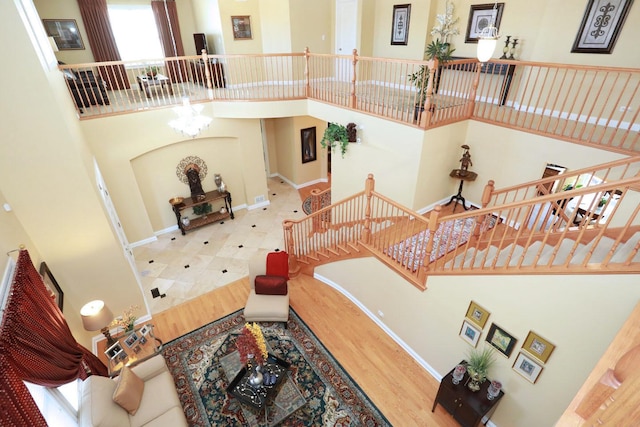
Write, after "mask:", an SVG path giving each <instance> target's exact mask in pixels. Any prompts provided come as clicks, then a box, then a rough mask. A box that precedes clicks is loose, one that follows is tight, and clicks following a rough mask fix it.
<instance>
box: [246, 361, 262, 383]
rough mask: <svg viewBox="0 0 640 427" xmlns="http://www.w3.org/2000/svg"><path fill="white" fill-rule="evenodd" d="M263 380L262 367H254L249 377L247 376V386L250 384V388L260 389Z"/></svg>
mask: <svg viewBox="0 0 640 427" xmlns="http://www.w3.org/2000/svg"><path fill="white" fill-rule="evenodd" d="M263 380H264V375H262V366H261V365H256V367H255V368H254V369H253V370H252V372H251V375H249V384H251V386H252V387H255V388H260V387H262V382H263Z"/></svg>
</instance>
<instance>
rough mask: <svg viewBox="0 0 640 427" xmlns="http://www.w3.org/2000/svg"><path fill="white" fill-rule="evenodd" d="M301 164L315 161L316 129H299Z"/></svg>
mask: <svg viewBox="0 0 640 427" xmlns="http://www.w3.org/2000/svg"><path fill="white" fill-rule="evenodd" d="M300 140H301V142H300V143H301V148H302V163H307V162H313V161H314V160H316V128H315V126H314V127H312V128H306V129H300Z"/></svg>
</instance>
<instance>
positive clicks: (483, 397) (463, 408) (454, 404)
mask: <svg viewBox="0 0 640 427" xmlns="http://www.w3.org/2000/svg"><path fill="white" fill-rule="evenodd" d="M461 363H464V362H461ZM468 380H469V375H467V374H465V375H464V378H463V379H462V381H460V383H459V384H454V383H453V369H452V370H451V371H449V373H448V374H447V375H445V377H444V378H443V379H442V381H441V382H440V387H439V388H438V394H437V395H436V399H435V400H434V402H433V408H432V409H431V412H433V411H435V410H436V406H438V403H439V404H440V405H442V407H443V408H444V409H445V410H446V411H447V412H449V413H450V414H451V415H452V416H453V418H454V419H455V420H456V421H457V422H458V423H459V424H460V425H461V426H463V427H476V426H477V425H478V424H480V423H481V422H482V420H483V418H485V417H486V420H485V421H484V424H486V423H487V421H489V418H490V417H491V415H492V414H493V412H494V411H495V410H496V408H497V406H498V403H500V400H501V399H502V396H504V392H503V391H502V390H500V394H499V395H498V396H497V397H496V398H495V399H493V400H489V398H488V397H487V389H488V388H489V384H490V383H491V381H490V380H489V379H487V380H486V381H485V382H484V383H482V385H481V387H480V390H478V391H475V392H474V391H471V390H469V389H468V388H467V385H466V384H467V381H468Z"/></svg>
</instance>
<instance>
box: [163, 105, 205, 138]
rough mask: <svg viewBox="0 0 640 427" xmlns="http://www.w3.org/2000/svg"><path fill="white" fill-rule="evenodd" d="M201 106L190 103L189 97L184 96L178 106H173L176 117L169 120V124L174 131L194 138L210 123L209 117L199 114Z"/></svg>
mask: <svg viewBox="0 0 640 427" xmlns="http://www.w3.org/2000/svg"><path fill="white" fill-rule="evenodd" d="M203 108H204V107H203V106H202V105H191V103H190V102H189V99H188V98H184V99H183V101H182V105H181V106H180V107H174V109H173V111H174V112H175V113H176V114H177V115H178V118H177V119H174V120H171V121H170V122H169V126H171V128H172V129H173V130H175V131H176V132H180V133H182V134H184V135H187V136H190V137H191V138H195V137H196V136H197V135H198V134H199V133H200V132H202V130H203V129H206V128H207V127H209V124H210V123H211V117H207V116H203V115H202V114H200V113H201V112H202V109H203Z"/></svg>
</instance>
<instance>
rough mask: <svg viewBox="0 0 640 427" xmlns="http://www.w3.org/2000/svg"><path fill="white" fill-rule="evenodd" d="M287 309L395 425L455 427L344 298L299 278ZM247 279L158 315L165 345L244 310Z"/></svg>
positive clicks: (425, 384) (431, 392)
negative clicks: (296, 315) (289, 306)
mask: <svg viewBox="0 0 640 427" xmlns="http://www.w3.org/2000/svg"><path fill="white" fill-rule="evenodd" d="M289 290H290V292H291V307H292V308H293V309H294V310H295V311H296V313H298V315H299V316H300V317H301V318H302V319H303V320H304V321H305V323H306V324H307V325H308V326H309V327H310V328H311V330H312V331H313V332H314V333H315V334H316V336H317V337H318V338H319V339H320V341H322V343H323V344H324V345H325V346H326V347H327V349H328V350H329V351H330V352H331V354H333V356H334V357H335V358H336V359H337V360H338V361H339V362H340V364H341V365H342V366H343V367H344V368H345V369H346V371H347V372H348V373H349V374H350V375H351V376H352V377H353V379H354V380H355V381H356V382H357V383H358V385H359V386H360V387H361V388H362V390H363V391H364V392H365V393H366V394H367V395H368V396H369V398H371V400H372V401H373V402H374V403H375V404H376V406H377V407H378V408H379V409H380V410H381V411H382V413H384V415H385V416H386V417H387V419H388V420H389V421H390V422H391V424H392V425H395V426H445V427H448V426H456V425H457V423H456V422H455V421H454V420H453V418H452V417H451V416H450V415H449V414H448V413H447V412H446V411H445V410H444V409H443V408H442V407H441V406H439V405H438V407H437V408H436V411H435V412H434V413H432V412H431V407H432V405H433V400H434V398H435V395H436V393H437V390H438V385H439V383H438V382H437V381H436V379H435V378H433V377H432V376H431V375H430V374H429V373H428V372H427V371H425V370H424V369H423V368H422V367H421V366H420V365H418V364H417V363H416V362H415V361H414V360H413V359H412V358H411V357H410V356H409V355H408V354H407V353H406V352H405V351H404V350H403V349H402V348H401V347H400V346H398V345H397V344H396V343H395V341H393V340H392V339H391V338H390V337H389V336H387V335H386V334H385V333H384V332H383V331H382V329H380V328H379V327H378V326H377V325H376V324H375V323H374V322H373V321H372V320H371V319H369V318H368V317H367V316H366V315H365V314H364V313H362V311H360V309H359V308H358V307H356V306H355V305H354V304H353V303H352V302H351V301H350V300H348V299H347V298H345V297H344V296H343V295H342V294H340V293H339V292H337V291H336V290H334V289H333V288H331V287H330V286H328V285H325V284H324V283H322V282H319V281H317V280H315V279H313V278H312V277H311V276H308V275H304V274H301V275H300V276H299V277H296V278H295V279H291V280H290V281H289ZM248 293H249V283H248V278H244V279H242V280H239V281H237V282H234V283H232V284H230V285H227V286H225V287H223V288H220V289H216V290H214V291H212V292H210V293H208V294H205V295H203V296H202V297H199V298H197V299H194V300H191V301H188V302H186V303H183V304H181V305H179V306H176V307H173V308H171V309H169V310H166V311H164V312H162V313H159V314H156V315H155V316H154V318H153V320H152V322H153V323H154V324H155V332H156V335H157V336H158V337H160V338H161V339H162V340H163V341H164V342H167V341H170V340H172V339H174V338H177V337H179V336H180V335H183V334H185V333H187V332H190V331H192V330H194V329H196V328H198V327H200V326H203V325H205V324H207V323H209V322H212V321H213V320H216V319H218V318H220V317H222V316H224V315H227V314H229V313H232V312H234V311H236V310H238V309H241V308H242V307H244V303H245V301H246V298H247V295H248Z"/></svg>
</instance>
